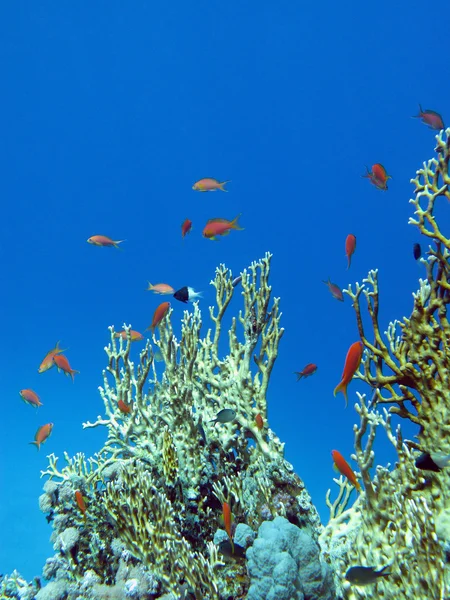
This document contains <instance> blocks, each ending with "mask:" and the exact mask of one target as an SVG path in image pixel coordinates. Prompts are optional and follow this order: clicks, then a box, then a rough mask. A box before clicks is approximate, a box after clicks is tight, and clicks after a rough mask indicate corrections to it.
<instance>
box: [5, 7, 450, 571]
mask: <svg viewBox="0 0 450 600" xmlns="http://www.w3.org/2000/svg"><path fill="white" fill-rule="evenodd" d="M449 18H450V8H449V5H448V2H443V1H438V2H434V3H433V6H432V7H431V6H430V7H429V8H427V7H426V6H425V5H424V3H423V2H418V1H416V0H411V1H410V2H408V3H406V2H397V3H392V2H387V1H381V2H378V3H376V4H373V3H369V4H367V3H355V2H343V3H342V2H338V3H337V2H334V1H331V0H324V1H322V2H320V3H314V2H311V3H305V2H286V1H278V2H265V1H263V2H260V1H258V2H255V1H249V2H231V3H229V2H228V3H227V2H217V0H198V1H196V2H187V3H186V2H180V1H174V2H159V3H154V2H142V1H138V2H130V3H123V2H94V3H89V5H88V4H86V3H85V4H80V3H68V2H64V3H62V2H45V1H43V2H39V3H36V2H34V1H28V2H21V3H3V4H2V5H1V6H0V61H1V64H2V94H1V106H2V118H1V121H2V126H1V136H0V149H1V150H0V151H1V160H0V165H1V184H0V198H1V206H2V212H1V219H0V260H1V282H2V286H1V289H2V291H1V296H0V308H1V311H0V314H1V316H2V324H1V338H2V339H1V346H0V348H1V349H0V352H1V356H0V364H1V370H0V383H1V399H2V406H3V413H2V414H3V419H2V423H3V426H2V434H1V436H0V469H1V471H0V485H1V495H0V530H1V532H2V534H1V544H0V572H2V573H7V572H11V571H12V570H13V569H14V568H17V569H18V570H19V571H21V572H22V574H23V575H24V576H26V577H27V578H31V577H33V576H34V575H37V574H39V573H40V571H41V568H42V565H43V563H44V561H45V558H46V557H47V556H50V555H51V554H52V553H53V552H52V548H51V545H50V543H49V541H48V539H49V536H50V533H51V528H50V525H48V524H47V522H46V520H45V517H44V515H43V514H42V513H40V511H39V508H38V496H39V494H40V493H41V488H42V484H43V480H42V479H40V470H41V469H45V468H46V465H47V460H46V455H47V454H49V453H50V452H54V453H55V454H56V455H57V456H59V457H62V454H63V452H64V450H67V452H68V453H69V454H70V455H73V454H75V453H76V452H79V451H82V452H85V453H86V454H87V455H91V454H93V453H94V452H95V451H97V450H98V449H100V447H101V445H102V443H103V440H104V439H105V433H106V432H104V431H99V430H87V431H84V430H83V429H82V427H81V423H82V422H83V421H86V420H95V418H96V417H97V415H99V414H101V413H102V410H103V404H102V402H101V399H100V396H99V394H98V391H97V387H98V385H100V384H101V383H102V378H101V372H102V369H103V368H104V367H105V365H106V356H105V354H104V352H103V347H104V346H105V345H106V344H107V343H108V331H107V327H108V325H111V324H114V325H115V326H116V327H117V328H120V327H121V326H122V324H123V322H126V323H131V324H132V325H133V328H134V329H137V330H140V331H142V330H144V329H145V327H147V326H148V325H149V324H150V322H151V317H152V314H153V311H154V309H155V307H156V306H157V304H158V303H159V302H160V301H161V298H160V297H158V296H154V295H152V294H150V293H148V292H146V291H145V289H146V287H147V280H150V281H151V282H152V283H157V282H166V283H169V284H171V285H173V286H174V287H175V288H179V287H182V286H184V285H190V286H193V287H194V288H195V289H197V290H203V291H204V299H203V300H202V301H201V307H202V309H203V310H204V323H205V327H206V326H207V324H208V310H207V307H208V306H209V305H210V304H211V303H212V302H213V298H214V294H213V288H212V287H211V286H210V285H209V282H210V280H211V279H212V278H213V276H214V270H215V268H216V266H217V265H218V264H219V263H222V262H224V263H226V265H227V266H229V267H230V268H231V269H232V270H233V273H238V272H239V271H240V270H241V269H242V268H244V267H246V266H247V265H248V264H249V263H250V262H251V261H253V260H256V259H259V258H260V257H262V256H263V255H264V253H265V252H266V251H267V250H270V251H271V252H272V253H273V254H274V257H273V260H272V274H271V281H272V286H273V292H274V295H276V296H281V299H282V301H281V308H282V312H283V317H282V325H283V327H285V329H286V332H285V335H284V337H283V339H282V342H281V348H280V354H279V358H278V361H277V364H276V366H275V369H274V372H273V376H272V379H271V384H270V389H269V423H270V426H271V427H272V428H273V429H274V430H275V431H276V433H277V434H278V435H279V437H280V438H281V439H282V440H283V441H285V443H286V457H287V459H288V460H289V461H291V462H292V463H293V464H294V466H295V469H296V471H297V472H298V473H299V475H300V476H301V477H302V478H303V479H304V481H305V482H306V485H307V487H308V489H309V491H310V493H311V494H312V497H313V500H314V502H315V503H316V504H317V506H318V508H319V510H320V513H321V516H322V518H323V520H324V521H326V520H327V518H328V512H327V509H326V506H325V501H324V498H325V493H326V491H327V489H328V488H329V487H330V486H332V485H333V484H332V478H333V477H334V476H335V474H334V472H333V470H332V468H331V467H332V464H331V455H330V452H331V450H332V449H338V450H339V451H340V452H341V453H342V454H344V455H345V456H349V454H350V453H351V452H352V446H353V432H352V427H353V424H354V423H355V422H356V413H355V411H354V409H353V404H354V401H355V400H356V395H355V392H356V390H357V389H359V390H361V391H364V389H363V387H362V386H361V385H358V383H357V382H353V383H352V384H351V386H350V388H349V391H350V403H349V408H348V409H347V410H345V409H344V400H343V398H342V396H341V395H339V396H338V397H337V398H334V397H333V393H332V392H333V389H334V387H335V386H336V385H337V383H338V382H339V380H340V376H341V373H342V368H343V364H344V358H345V354H346V352H347V349H348V347H349V345H350V344H351V343H353V342H354V341H356V340H357V339H358V333H357V329H356V323H355V317H354V314H353V311H352V308H351V306H350V302H349V299H348V298H346V301H345V302H344V304H342V303H339V302H337V301H335V300H334V299H333V298H332V297H331V295H330V294H329V292H328V290H327V288H326V287H325V286H324V285H323V283H322V280H323V279H327V278H328V276H330V277H331V279H332V280H333V281H335V282H337V283H338V284H339V285H341V286H343V287H344V286H347V285H348V284H349V283H352V282H355V281H360V282H361V280H362V279H363V278H364V277H365V276H366V274H367V271H368V270H369V269H372V268H377V267H378V268H379V269H380V286H381V293H382V304H381V323H382V329H383V331H384V329H385V328H386V326H387V324H388V322H389V321H390V320H393V319H394V318H401V317H402V316H403V315H407V314H409V312H410V309H411V305H412V297H411V293H412V292H413V291H415V289H416V288H417V280H418V277H420V276H423V274H424V273H423V268H422V267H420V266H419V265H418V264H416V263H415V261H414V260H413V258H412V244H413V243H414V242H416V241H420V239H419V237H418V234H417V232H416V230H415V229H414V228H412V227H411V226H408V225H407V221H408V217H409V216H410V215H411V214H412V207H411V205H410V204H408V199H409V198H410V197H411V196H412V189H413V188H412V186H411V185H410V183H409V180H410V178H411V177H413V176H414V174H415V171H416V169H418V168H420V166H421V164H422V162H423V161H424V160H426V159H428V158H431V156H432V151H433V148H434V145H435V143H434V132H433V131H431V130H429V129H427V128H426V127H425V126H424V125H423V124H422V123H420V121H419V120H414V119H411V118H410V116H411V115H414V114H416V113H417V109H418V103H419V102H420V103H422V105H423V107H424V108H430V109H433V110H436V111H438V112H441V113H442V114H443V117H444V120H445V119H446V118H447V120H449V121H450V106H449V103H448V98H449V97H450V77H449V74H450V73H449V71H450V63H449V62H448V56H447V53H446V52H445V51H444V50H445V47H446V44H447V42H448V40H447V39H446V37H445V36H446V30H445V27H444V24H446V23H448V22H449ZM376 162H381V163H382V164H383V165H384V166H385V167H386V169H387V171H388V172H389V173H390V174H391V175H392V178H393V179H392V180H390V181H389V190H388V191H387V192H381V191H379V190H377V189H376V188H375V187H373V186H372V185H370V183H369V181H368V180H367V179H362V178H361V175H362V174H364V172H365V165H366V164H367V165H372V164H373V163H376ZM207 176H210V177H216V178H218V179H220V180H223V179H231V180H232V182H231V183H230V184H228V189H229V192H228V193H226V194H225V193H221V192H216V193H209V194H201V193H196V192H194V191H192V189H191V186H192V184H193V183H194V182H195V181H196V180H197V179H200V178H201V177H207ZM449 210H450V209H449V207H448V206H447V205H445V204H444V205H443V206H441V207H439V209H438V217H440V223H441V226H442V227H444V228H445V227H446V226H448V222H449V219H448V215H449V212H448V211H449ZM240 212H242V218H241V224H242V226H243V227H244V228H245V230H244V231H236V232H232V233H231V234H230V235H229V236H228V237H226V238H223V239H221V240H220V241H219V242H212V241H209V240H206V239H204V238H203V237H202V235H201V231H202V228H203V226H204V224H205V222H206V220H207V219H209V218H211V217H224V218H228V219H231V218H234V217H235V216H236V215H237V214H238V213H240ZM186 217H189V218H190V219H191V220H192V221H193V224H194V226H193V231H192V233H191V234H190V235H189V236H188V237H187V238H186V239H185V240H184V241H182V240H181V235H180V226H181V223H182V221H183V220H184V219H185V218H186ZM349 233H353V234H355V235H356V237H357V250H356V253H355V255H354V257H353V261H352V266H351V269H350V270H349V271H346V258H345V254H344V243H345V238H346V236H347V234H349ZM94 234H105V235H109V236H111V237H113V238H114V239H126V242H124V243H123V244H122V246H123V251H119V250H115V249H106V248H95V247H92V246H90V245H89V244H87V243H86V239H87V238H88V237H89V236H91V235H94ZM424 245H426V244H425V243H424ZM173 307H174V313H173V315H172V320H173V323H174V327H175V330H176V331H177V332H179V331H180V327H179V322H180V318H181V316H182V313H183V305H181V304H178V303H177V302H176V301H175V300H174V301H173ZM57 340H61V343H62V347H64V348H68V350H67V356H68V358H69V360H70V363H71V365H72V366H73V368H75V369H78V370H79V371H80V375H77V376H76V378H75V383H74V384H72V382H71V380H70V379H69V378H65V377H64V376H63V375H62V374H58V373H57V372H56V369H52V370H51V371H49V372H47V373H44V374H42V375H39V374H38V373H37V368H38V366H39V364H40V362H41V360H42V358H43V357H44V355H45V353H46V352H47V351H48V350H49V349H50V348H52V347H53V346H54V345H55V343H56V341H57ZM309 362H315V363H317V365H318V371H317V373H316V374H315V375H313V376H312V377H310V378H308V379H306V380H303V381H300V382H299V383H297V382H296V377H295V375H293V372H294V371H298V370H300V369H302V368H303V367H304V366H305V364H306V363H309ZM22 388H32V389H34V390H35V391H36V392H37V393H38V394H39V395H40V397H41V400H42V402H43V404H44V406H42V407H41V408H40V409H39V410H38V411H36V410H34V409H33V408H32V407H30V406H27V405H26V404H24V403H23V402H22V401H21V399H20V397H19V394H18V392H19V390H20V389H22ZM49 421H51V422H54V424H55V425H54V430H53V434H52V436H51V437H50V438H49V440H48V441H47V443H46V444H45V445H44V446H43V447H42V449H41V451H40V452H37V451H36V449H35V448H34V447H33V446H30V445H29V444H28V442H30V441H31V440H32V439H33V437H34V434H35V432H36V429H37V428H38V426H40V425H42V424H44V423H47V422H49ZM405 430H406V432H407V434H408V435H413V433H414V430H413V429H412V428H411V427H406V428H405ZM378 437H379V439H378V446H377V462H378V463H380V464H384V463H386V462H388V461H389V460H392V458H393V456H392V452H391V450H390V448H389V446H388V444H387V442H385V441H384V439H383V435H382V434H381V433H380V435H379V436H378ZM61 466H62V465H61Z"/></svg>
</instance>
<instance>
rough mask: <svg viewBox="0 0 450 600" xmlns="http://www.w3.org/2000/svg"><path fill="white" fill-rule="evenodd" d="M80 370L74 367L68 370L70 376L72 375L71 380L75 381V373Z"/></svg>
mask: <svg viewBox="0 0 450 600" xmlns="http://www.w3.org/2000/svg"><path fill="white" fill-rule="evenodd" d="M79 372H80V371H77V370H76V369H72V370H71V371H70V376H71V377H72V382H73V383H75V375H76V373H79Z"/></svg>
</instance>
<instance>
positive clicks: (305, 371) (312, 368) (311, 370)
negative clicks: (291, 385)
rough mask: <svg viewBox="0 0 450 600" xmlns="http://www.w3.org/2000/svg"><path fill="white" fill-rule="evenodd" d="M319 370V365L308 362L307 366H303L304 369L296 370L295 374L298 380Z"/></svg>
mask: <svg viewBox="0 0 450 600" xmlns="http://www.w3.org/2000/svg"><path fill="white" fill-rule="evenodd" d="M316 371H317V365H315V364H314V363H308V364H307V365H306V367H304V368H303V370H302V371H295V372H294V375H297V381H300V379H302V378H304V377H310V376H311V375H313V374H314V373H315V372H316Z"/></svg>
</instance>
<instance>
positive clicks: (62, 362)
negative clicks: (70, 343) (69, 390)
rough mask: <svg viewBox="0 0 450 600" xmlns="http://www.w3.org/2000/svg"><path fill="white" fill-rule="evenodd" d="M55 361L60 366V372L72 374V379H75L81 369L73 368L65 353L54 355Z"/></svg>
mask: <svg viewBox="0 0 450 600" xmlns="http://www.w3.org/2000/svg"><path fill="white" fill-rule="evenodd" d="M53 362H54V363H55V365H56V366H57V368H58V373H59V372H60V371H62V372H63V373H65V374H66V375H70V377H72V381H75V377H74V376H75V373H79V372H80V371H76V370H75V369H72V368H71V366H70V365H69V361H68V360H67V358H66V357H65V356H64V354H57V355H56V356H54V357H53Z"/></svg>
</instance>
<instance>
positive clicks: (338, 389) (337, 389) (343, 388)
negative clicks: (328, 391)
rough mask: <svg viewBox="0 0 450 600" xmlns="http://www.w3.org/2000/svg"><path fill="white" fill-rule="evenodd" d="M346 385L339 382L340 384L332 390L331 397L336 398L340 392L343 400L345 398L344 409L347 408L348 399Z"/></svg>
mask: <svg viewBox="0 0 450 600" xmlns="http://www.w3.org/2000/svg"><path fill="white" fill-rule="evenodd" d="M347 385H348V384H347V383H345V382H343V381H341V383H339V384H338V385H337V386H336V387H335V388H334V392H333V396H336V394H337V393H338V392H342V393H343V394H344V398H345V408H347V406H348V397H347Z"/></svg>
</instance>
